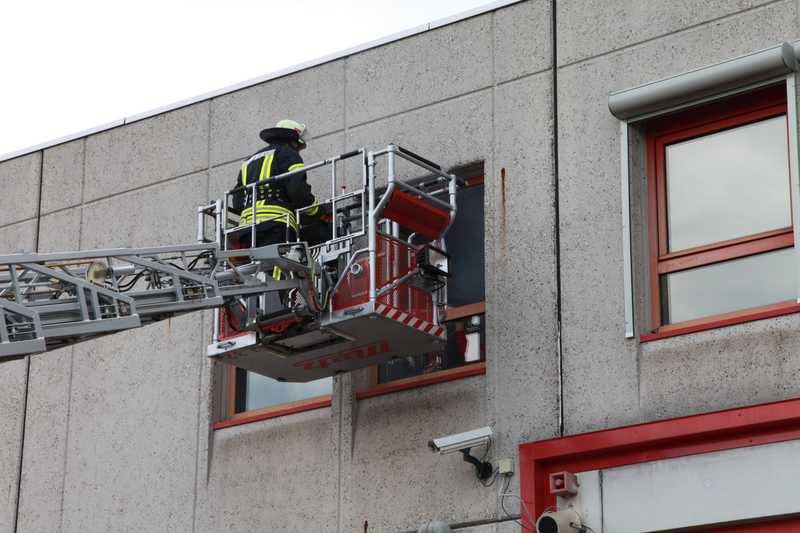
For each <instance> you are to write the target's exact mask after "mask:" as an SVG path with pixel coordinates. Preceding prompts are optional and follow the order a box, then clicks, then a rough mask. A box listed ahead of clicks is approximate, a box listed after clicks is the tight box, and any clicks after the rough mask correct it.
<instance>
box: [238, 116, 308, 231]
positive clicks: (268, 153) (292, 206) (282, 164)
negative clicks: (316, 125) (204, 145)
mask: <svg viewBox="0 0 800 533" xmlns="http://www.w3.org/2000/svg"><path fill="white" fill-rule="evenodd" d="M305 132H306V126H305V124H300V123H299V122H295V121H294V120H288V119H286V120H281V121H280V122H278V123H277V124H276V125H275V127H274V128H267V129H265V130H262V131H261V133H260V134H259V137H261V139H262V140H263V141H264V142H266V143H267V145H266V146H264V147H263V148H262V149H261V150H259V151H258V152H256V153H255V154H253V155H252V156H250V157H249V158H248V159H247V160H246V161H245V162H244V163H243V164H242V167H241V169H240V170H239V175H238V177H237V178H236V187H237V188H238V187H244V186H246V185H250V184H252V183H254V182H258V183H259V185H258V186H256V187H255V191H256V198H255V200H256V201H255V213H254V212H253V211H254V209H253V208H254V205H253V197H252V192H253V188H252V187H251V188H250V189H247V190H246V191H240V192H239V193H238V194H235V195H234V196H233V198H232V205H231V208H232V211H234V212H236V213H239V214H240V215H241V224H242V225H245V224H251V223H252V222H253V217H255V222H256V224H259V226H258V227H257V228H256V246H266V245H268V244H275V243H279V242H287V241H293V240H295V238H296V236H297V234H298V233H299V231H300V230H299V227H298V225H297V220H296V218H295V213H294V212H295V210H296V209H301V208H303V207H308V206H314V207H313V208H312V209H309V210H306V211H304V212H303V213H302V216H303V217H315V216H317V215H318V211H319V208H318V207H316V204H317V200H316V198H315V197H314V195H313V194H312V193H311V186H310V185H309V184H308V183H307V181H306V173H305V172H299V173H297V174H294V175H293V176H290V177H289V178H288V179H284V180H281V181H279V182H278V183H274V184H271V183H270V182H269V180H270V178H271V177H272V176H277V175H279V174H283V173H285V172H288V171H290V170H296V169H298V168H302V167H303V166H304V165H303V158H302V157H300V151H301V150H303V149H304V148H305V147H306V142H305V139H304V137H305Z"/></svg>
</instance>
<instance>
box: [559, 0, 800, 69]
mask: <svg viewBox="0 0 800 533" xmlns="http://www.w3.org/2000/svg"><path fill="white" fill-rule="evenodd" d="M769 3H771V2H769V0H711V1H705V2H695V1H693V0H677V1H673V2H660V1H658V0H647V1H644V2H643V1H641V0H614V1H613V2H609V1H607V0H589V1H586V0H562V1H560V2H558V4H557V6H558V8H557V9H558V13H557V17H558V18H557V20H558V64H559V65H563V64H565V63H574V62H576V61H580V60H581V59H586V58H588V57H593V56H598V55H601V54H604V53H607V52H609V51H612V50H616V49H618V48H622V47H625V46H630V45H632V44H634V43H638V42H643V41H647V40H650V39H653V38H654V37H658V36H660V35H667V34H670V33H674V32H678V31H681V30H685V29H687V28H690V27H692V26H696V25H698V24H702V23H704V22H708V21H713V20H715V19H719V18H721V17H726V16H729V15H731V14H734V13H737V12H739V11H742V10H746V9H750V8H753V7H755V6H759V5H762V4H769ZM793 36H794V35H793V34H789V35H787V36H786V37H785V38H786V39H789V38H791V37H793ZM687 70H688V69H687Z"/></svg>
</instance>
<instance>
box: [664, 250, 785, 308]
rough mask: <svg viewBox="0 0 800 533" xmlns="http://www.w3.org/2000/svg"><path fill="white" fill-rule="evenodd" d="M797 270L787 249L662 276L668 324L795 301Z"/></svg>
mask: <svg viewBox="0 0 800 533" xmlns="http://www.w3.org/2000/svg"><path fill="white" fill-rule="evenodd" d="M796 268H797V266H796V264H795V254H794V249H793V248H786V249H783V250H778V251H775V252H769V253H764V254H759V255H753V256H749V257H742V258H739V259H733V260H730V261H725V262H722V263H716V264H713V265H708V266H704V267H699V268H693V269H691V270H684V271H680V272H673V273H670V274H666V275H664V276H661V283H662V307H663V311H662V313H663V316H664V318H665V323H676V322H683V321H685V320H692V319H695V318H701V317H704V316H711V315H717V314H721V313H728V312H731V311H738V310H739V309H747V308H749V307H757V306H760V305H768V304H773V303H778V302H784V301H787V300H793V299H795V298H796V297H797V273H796Z"/></svg>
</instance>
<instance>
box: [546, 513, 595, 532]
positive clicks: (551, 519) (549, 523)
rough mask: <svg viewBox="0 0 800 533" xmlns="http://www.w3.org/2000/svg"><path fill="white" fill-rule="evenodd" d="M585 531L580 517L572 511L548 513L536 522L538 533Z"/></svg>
mask: <svg viewBox="0 0 800 533" xmlns="http://www.w3.org/2000/svg"><path fill="white" fill-rule="evenodd" d="M582 531H584V528H583V524H582V522H581V517H580V515H579V514H578V513H577V512H575V511H573V510H572V509H562V510H560V511H548V512H544V513H542V516H540V517H539V519H538V520H537V521H536V532H537V533H581V532H582Z"/></svg>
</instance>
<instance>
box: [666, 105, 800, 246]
mask: <svg viewBox="0 0 800 533" xmlns="http://www.w3.org/2000/svg"><path fill="white" fill-rule="evenodd" d="M788 157H789V155H788V148H787V137H786V116H785V115H782V116H779V117H774V118H770V119H767V120H762V121H760V122H756V123H753V124H747V125H744V126H740V127H737V128H733V129H729V130H726V131H721V132H718V133H714V134H712V135H706V136H703V137H699V138H696V139H691V140H687V141H683V142H678V143H675V144H671V145H669V146H667V147H666V188H667V225H668V235H669V250H670V251H677V250H684V249H687V248H694V247H697V246H703V245H706V244H710V243H715V242H720V241H726V240H730V239H735V238H738V237H744V236H748V235H754V234H757V233H761V232H764V231H769V230H774V229H780V228H785V227H789V226H791V225H792V219H791V206H790V200H789V198H790V188H789V185H790V184H789V173H788V172H789V170H788Z"/></svg>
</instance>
